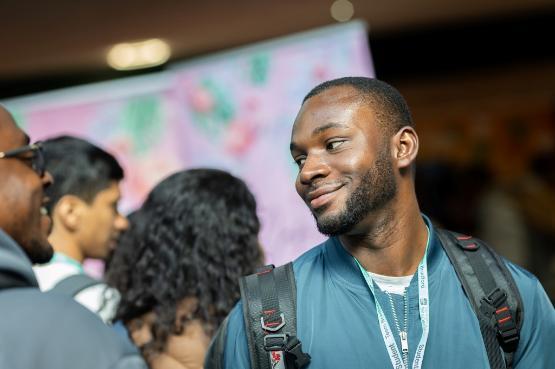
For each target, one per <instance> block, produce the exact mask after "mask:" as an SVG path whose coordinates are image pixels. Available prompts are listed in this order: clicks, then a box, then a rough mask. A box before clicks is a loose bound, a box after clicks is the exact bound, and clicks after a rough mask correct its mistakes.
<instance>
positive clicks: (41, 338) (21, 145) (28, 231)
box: [0, 106, 146, 369]
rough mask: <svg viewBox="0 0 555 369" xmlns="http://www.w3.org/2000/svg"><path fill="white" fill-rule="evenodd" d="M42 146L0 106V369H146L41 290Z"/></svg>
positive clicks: (48, 252)
mask: <svg viewBox="0 0 555 369" xmlns="http://www.w3.org/2000/svg"><path fill="white" fill-rule="evenodd" d="M44 159H45V157H44V153H43V151H42V146H41V145H40V144H29V137H28V136H27V135H26V134H25V133H24V132H23V131H22V130H21V129H19V128H18V127H17V126H16V124H15V122H14V121H13V118H12V117H11V115H10V114H9V113H8V112H7V111H6V110H5V109H4V108H3V107H1V106H0V315H1V317H2V319H0V368H9V369H69V368H71V369H146V365H145V363H144V361H143V360H142V359H141V357H140V356H139V355H138V353H137V352H136V349H135V348H134V347H132V346H131V345H130V344H129V343H127V342H124V341H122V340H120V338H119V336H117V335H116V334H115V332H114V331H113V330H112V329H111V328H109V327H107V326H106V325H104V324H103V323H102V322H101V321H100V320H99V319H98V317H96V316H95V315H94V314H92V313H91V312H90V311H88V310H87V309H85V308H83V307H82V306H80V305H79V304H77V303H75V302H74V301H73V300H72V299H70V298H67V297H65V296H59V295H55V294H46V293H42V292H41V291H40V290H39V288H38V283H37V280H36V278H35V275H34V274H33V269H32V263H44V262H47V261H48V260H50V258H51V257H52V253H53V250H52V247H51V246H50V243H49V242H48V233H49V231H50V225H51V222H50V217H49V216H48V212H47V211H46V209H45V204H46V203H47V198H46V197H45V190H46V189H47V188H48V187H49V186H51V185H52V176H51V175H50V173H48V171H46V170H45V160H44Z"/></svg>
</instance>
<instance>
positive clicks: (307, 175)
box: [299, 155, 330, 185]
mask: <svg viewBox="0 0 555 369" xmlns="http://www.w3.org/2000/svg"><path fill="white" fill-rule="evenodd" d="M329 172H330V167H329V165H328V163H327V162H326V161H324V160H322V158H321V157H320V156H318V155H308V156H307V157H306V159H305V162H304V165H303V167H302V168H301V172H300V173H299V181H300V182H301V184H303V185H309V184H310V183H311V182H312V181H314V180H315V179H317V178H325V177H326V176H327V175H328V174H329Z"/></svg>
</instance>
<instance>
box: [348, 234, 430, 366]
mask: <svg viewBox="0 0 555 369" xmlns="http://www.w3.org/2000/svg"><path fill="white" fill-rule="evenodd" d="M429 245H430V229H429V228H428V240H427V241H426V251H425V252H424V257H423V258H422V260H421V261H420V264H418V310H419V312H420V322H421V324H422V337H420V342H418V346H417V347H416V354H415V355H414V360H413V362H412V368H413V369H420V368H421V367H422V359H423V358H424V351H425V349H426V342H427V341H428V332H429V328H430V324H429V323H430V311H429V303H430V299H429V296H428V264H427V259H428V246H429ZM355 261H356V263H357V265H358V267H359V268H360V271H361V272H362V275H363V276H364V280H365V281H366V284H367V285H368V288H370V292H371V293H372V296H373V297H374V301H375V302H376V314H377V316H378V324H379V326H380V330H381V332H382V338H383V340H384V343H385V347H386V348H387V352H388V354H389V359H390V360H391V365H392V366H393V368H394V369H408V368H405V364H404V363H403V359H402V356H401V354H400V352H399V348H398V347H397V343H396V342H395V338H394V335H393V331H392V330H391V327H390V326H389V323H388V322H387V318H386V317H385V314H384V312H383V309H382V307H381V305H380V303H379V302H378V299H377V298H376V294H375V292H374V281H373V280H372V277H371V276H370V275H369V274H368V272H367V271H366V270H365V269H364V268H363V267H362V265H360V263H359V262H358V260H357V259H356V258H355ZM407 293H408V291H407ZM407 303H408V301H407Z"/></svg>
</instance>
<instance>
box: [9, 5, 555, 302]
mask: <svg viewBox="0 0 555 369" xmlns="http://www.w3.org/2000/svg"><path fill="white" fill-rule="evenodd" d="M0 14H1V15H2V32H0V45H2V53H1V57H0V86H1V89H0V100H1V101H3V102H5V103H7V104H8V106H9V105H10V103H11V104H12V106H13V107H14V109H15V110H17V109H18V106H25V108H21V114H20V116H19V117H18V118H19V120H20V121H21V123H22V124H26V123H25V120H26V119H25V117H24V112H23V111H28V110H27V109H30V107H31V106H32V102H33V101H39V100H36V99H35V100H34V99H33V97H26V96H27V95H32V94H36V93H44V92H47V91H51V90H57V89H60V88H66V87H72V86H78V85H82V84H86V83H91V82H101V81H110V82H107V83H108V84H109V85H110V86H113V85H111V84H112V83H115V82H118V83H121V84H122V85H127V86H138V85H141V86H148V85H150V89H151V92H152V91H157V93H158V92H160V91H162V93H163V91H164V90H167V89H168V85H167V80H164V78H165V77H163V76H166V75H168V73H170V74H171V73H174V72H173V71H176V70H178V69H179V68H181V67H183V68H184V69H183V70H186V69H187V68H189V67H190V66H191V65H197V66H198V68H200V69H202V65H203V64H205V63H204V61H206V65H208V64H209V63H208V62H209V61H210V60H213V59H211V57H208V56H209V55H212V54H214V53H217V55H219V56H222V57H223V58H224V59H225V57H226V55H230V56H233V55H238V54H236V53H233V52H232V53H230V54H225V53H224V54H221V52H222V51H224V50H228V49H236V48H238V47H239V49H236V50H237V52H239V53H240V52H241V50H251V51H252V50H253V49H252V48H246V49H244V48H242V47H244V46H246V45H250V44H253V43H260V42H264V41H266V40H268V39H274V38H279V37H283V36H287V35H291V34H295V33H299V32H305V31H309V30H312V29H315V28H318V27H323V26H329V25H333V24H336V23H338V22H340V21H341V22H342V21H347V20H350V19H359V20H362V21H364V23H365V24H366V27H367V28H366V31H364V35H365V36H366V37H365V38H364V43H365V48H364V49H361V48H360V47H359V46H356V47H354V48H351V49H349V48H348V47H347V49H345V47H346V46H345V45H348V41H346V40H353V39H358V40H359V41H360V37H358V36H346V38H344V39H336V40H337V41H335V42H334V41H333V40H332V39H331V37H332V36H331V35H333V34H336V35H339V34H340V33H341V32H339V30H340V29H344V28H341V27H339V28H333V27H332V28H331V29H335V30H337V32H335V31H330V32H331V33H329V34H328V36H327V38H328V42H329V45H330V46H328V47H326V46H322V45H320V46H313V47H315V48H316V49H314V50H318V49H326V50H329V53H330V54H329V55H343V56H345V55H346V54H344V53H343V54H342V53H341V52H340V51H337V50H341V47H343V50H351V52H352V53H353V54H352V55H356V54H357V51H353V50H355V49H356V50H366V52H367V54H366V55H367V57H368V59H367V60H364V59H361V58H360V57H359V58H357V57H353V58H348V60H349V61H348V62H342V61H341V60H340V59H338V58H340V57H339V56H337V57H336V58H331V57H326V54H325V53H324V54H320V55H318V54H317V55H313V58H312V59H311V58H310V56H306V57H304V59H303V57H302V56H301V57H299V59H296V60H295V61H294V62H291V64H290V65H291V70H290V71H289V70H287V68H285V69H284V70H282V71H281V72H280V75H281V81H280V83H279V85H280V86H282V89H281V90H276V91H272V92H271V94H270V93H269V92H268V91H263V93H262V94H259V96H272V99H274V100H275V104H276V106H275V111H278V112H279V111H281V112H282V113H283V116H282V117H281V119H282V120H281V122H283V123H279V124H280V125H278V126H280V127H281V126H283V125H287V124H291V122H292V120H291V119H292V118H290V117H291V116H294V113H295V111H296V109H297V108H298V104H299V102H300V100H299V99H300V98H301V97H302V95H303V94H304V93H305V92H307V91H308V89H309V88H310V87H309V85H310V83H311V82H315V83H316V82H317V81H319V80H323V79H326V78H332V77H335V76H337V74H340V75H347V74H363V75H373V74H375V75H376V76H377V77H378V78H380V79H383V80H385V81H387V82H389V83H391V84H393V85H394V86H396V87H397V88H399V90H400V91H401V92H402V93H403V94H404V96H405V97H406V98H407V100H408V103H409V105H410V107H411V109H412V111H413V115H414V118H415V122H416V125H417V129H418V132H419V135H420V139H421V152H420V156H419V161H418V167H419V168H418V172H417V188H418V195H419V197H420V201H421V205H422V209H423V211H424V212H425V213H427V214H429V215H430V216H431V217H432V218H433V219H434V220H435V221H436V222H438V223H439V224H442V225H444V226H446V227H449V228H452V229H455V230H458V231H461V232H465V233H471V234H473V235H476V236H480V237H482V238H484V239H486V240H487V241H489V242H491V243H492V244H493V246H495V247H496V248H497V249H498V250H499V251H500V252H501V253H502V254H504V255H505V256H506V257H508V258H509V259H511V260H513V261H516V262H518V263H520V264H521V265H523V266H525V267H527V268H528V269H530V270H531V271H532V272H534V273H535V274H536V275H537V276H538V277H539V278H540V279H541V280H542V282H543V284H544V286H545V287H546V289H547V290H548V292H549V294H550V296H551V298H552V299H553V298H554V297H555V247H554V245H555V216H554V215H553V214H554V210H555V154H554V150H555V51H554V48H553V47H552V46H550V45H551V43H552V41H549V40H550V39H552V34H553V31H554V30H553V28H554V27H553V24H555V2H554V1H553V0H529V1H519V0H488V1H478V0H466V1H462V0H451V1H448V2H446V1H440V0H422V1H418V2H415V1H410V0H399V1H395V2H391V1H383V0H373V1H363V0H361V1H355V0H352V1H351V2H348V1H346V0H338V1H335V2H334V1H322V0H306V1H302V2H299V1H289V0H283V1H279V2H278V1H266V2H260V1H249V0H237V1H233V2H224V1H215V0H214V1H206V2H191V1H158V2H151V1H146V0H135V1H128V0H120V1H117V2H112V1H106V0H99V1H95V2H75V1H68V0H58V1H51V2H38V1H28V0H20V1H13V0H4V1H1V2H0ZM351 24H352V23H351ZM355 24H357V25H360V23H355ZM349 27H351V26H348V27H347V28H349ZM352 27H359V26H352ZM334 32H335V33H334ZM336 37H339V36H336ZM357 37H358V38H357ZM150 38H159V39H163V40H165V41H167V43H168V45H169V47H170V48H171V55H170V56H169V60H168V61H166V62H165V63H163V64H161V65H158V66H153V67H150V68H147V69H138V70H131V71H118V70H115V69H113V68H110V66H109V65H108V64H107V62H106V54H107V52H108V51H109V50H110V48H111V47H112V46H113V45H114V44H117V43H121V42H132V41H140V40H144V39H150ZM299 40H302V38H300V39H299ZM341 40H343V41H341ZM300 42H301V43H302V41H300ZM306 42H307V43H306V47H305V51H306V50H309V46H308V45H309V43H308V41H306ZM352 42H354V41H352ZM338 44H339V45H338ZM262 45H263V44H262ZM332 46H335V47H332ZM300 48H301V49H302V48H303V46H300ZM255 50H256V49H255ZM334 52H336V53H337V54H334ZM301 54H302V53H301ZM301 54H299V55H301ZM309 54H310V53H309ZM249 55H250V58H251V59H249V60H251V62H252V63H254V64H252V65H251V67H252V68H254V69H257V68H258V69H257V70H258V71H259V72H260V71H262V72H263V71H264V68H265V66H266V67H267V64H265V63H266V61H265V59H264V57H263V56H262V57H260V58H259V59H256V52H255V53H254V54H249ZM253 55H254V56H253ZM348 55H351V54H348ZM253 57H254V58H255V59H254V61H253V59H252V58H253ZM219 60H220V61H216V64H217V63H219V62H223V61H222V60H223V59H219ZM316 62H319V63H320V64H319V66H318V65H316V64H315V63H316ZM187 63H190V64H187ZM195 63H200V64H195ZM345 63H346V64H345ZM303 65H305V69H304V70H303V68H302V66H303ZM308 66H310V68H309V67H308ZM195 68H196V67H195ZM311 68H312V69H311ZM193 69H194V68H193ZM200 69H198V70H200ZM309 71H311V72H310V73H311V74H310V73H309ZM204 73H208V74H213V73H215V74H214V80H219V81H222V80H225V78H226V77H225V76H223V75H220V74H218V72H212V71H210V70H208V71H205V72H204ZM261 75H263V73H262V74H261ZM131 76H132V77H135V78H136V79H133V81H139V82H132V80H129V79H128V78H129V77H131ZM195 76H198V75H197V74H195V75H192V76H189V77H187V78H189V80H187V79H186V78H185V80H184V79H180V81H182V82H183V81H185V82H183V83H184V84H182V85H180V86H181V87H183V88H185V89H186V90H187V91H190V90H191V89H193V88H192V87H194V86H195V82H194V81H195V78H197V77H195ZM299 76H301V77H299ZM288 77H289V78H288ZM254 78H256V77H254ZM130 81H131V82H130ZM141 81H142V82H141ZM187 81H188V82H187ZM134 83H135V85H133V84H134ZM187 83H189V84H187ZM95 86H98V85H95ZM184 86H185V87H184ZM173 87H175V86H173ZM173 87H171V88H173ZM209 89H210V88H209ZM112 90H113V89H112ZM193 90H194V89H193ZM232 90H233V89H230V91H232ZM68 91H69V90H68ZM71 91H78V90H71ZM92 91H97V93H98V94H102V93H101V92H98V91H100V90H92ZM230 93H231V94H232V96H231V97H232V98H233V92H230ZM70 95H71V94H70ZM170 95H171V94H170ZM39 96H41V95H39ZM58 96H59V95H58ZM66 96H69V95H66ZM172 96H173V95H172ZM280 96H281V99H280ZM22 97H24V98H23V99H21V98H22ZM35 97H36V96H35ZM65 99H66V98H64V99H62V100H65ZM196 99H197V100H195V101H197V103H199V104H201V105H200V106H201V107H202V102H203V95H202V93H200V95H199V94H197V95H196ZM54 100H55V99H54ZM18 101H20V102H19V103H17V102H18ZM21 101H24V102H25V101H27V103H26V104H27V105H26V104H25V103H21ZM199 101H200V102H199ZM66 102H67V101H66ZM17 104H20V105H17ZM29 104H30V105H29ZM148 104H149V103H148V101H146V103H145V102H144V101H143V102H141V101H139V102H135V110H134V113H132V114H135V115H136V117H137V119H139V122H141V121H140V119H141V117H143V118H144V117H145V116H148V114H149V110H148V106H149V105H148ZM141 109H142V110H141ZM181 113H182V112H181ZM224 113H225V112H224ZM16 114H18V112H17V111H16ZM175 114H180V112H169V113H168V114H167V115H162V118H161V124H172V123H168V122H171V121H172V119H175ZM77 116H78V115H77ZM253 116H254V117H255V115H253ZM83 117H85V115H83ZM107 119H108V118H107ZM27 121H28V119H27ZM53 121H54V123H52V122H50V123H48V124H47V126H48V127H50V128H49V129H50V130H49V131H48V133H49V134H55V133H56V132H57V131H56V124H57V123H56V122H58V124H61V123H60V122H59V121H57V120H56V119H53ZM265 121H267V119H266V117H265V116H263V117H259V118H256V117H255V118H253V119H251V120H249V123H244V124H246V125H247V130H246V131H245V130H243V128H245V127H243V126H241V125H239V126H240V128H241V129H239V132H240V133H241V134H243V135H244V134H247V135H248V134H249V132H250V131H249V130H252V129H254V130H256V129H257V128H256V127H259V126H260V125H262V124H264V123H265ZM142 122H143V123H142V124H143V125H142V126H141V125H139V126H133V125H132V128H129V127H128V128H129V129H130V131H135V132H143V134H146V133H145V132H149V131H148V130H149V129H152V126H151V125H150V124H149V123H148V122H149V121H148V120H146V121H145V120H144V119H143V121H142ZM145 122H146V123H145ZM286 122H289V123H286ZM27 123H28V122H27ZM80 123H81V124H83V122H79V121H72V122H71V124H72V127H73V128H72V129H71V132H72V133H80V132H81V131H80V129H81V127H83V126H80ZM43 124H46V123H44V121H43ZM67 124H70V123H67ZM276 124H277V123H276ZM31 126H32V125H31ZM31 126H30V128H31ZM62 126H63V125H62ZM60 127H61V126H60ZM285 128H289V127H285ZM64 129H65V130H67V127H65V128H64ZM286 130H287V129H284V131H286ZM89 132H90V131H89ZM233 132H235V131H233ZM245 132H246V133H245ZM82 133H83V134H84V135H85V134H86V133H87V132H82ZM282 133H283V132H282ZM137 134H138V133H137ZM234 134H236V132H235V133H234ZM99 137H100V136H99ZM241 137H243V136H241ZM280 137H281V136H280ZM284 137H285V136H284ZM278 141H279V140H278ZM278 141H276V142H275V144H276V145H277V143H278ZM195 142H197V141H195ZM218 142H219V143H222V142H223V141H217V140H216V141H213V142H212V144H211V145H208V146H204V149H207V148H209V149H210V150H213V151H211V152H218V153H219V154H218V155H215V157H218V158H220V157H223V155H224V153H225V145H223V144H221V145H219V146H218V145H217V143H218ZM99 143H100V144H102V142H99ZM108 143H110V142H108ZM116 144H117V143H113V142H111V143H110V145H111V146H112V147H113V148H116V151H117V152H118V150H119V152H122V151H124V150H125V148H124V147H123V148H122V147H119V148H118V146H117V145H116ZM120 144H121V142H120ZM146 144H148V142H145V145H146ZM123 146H124V145H123ZM183 149H184V148H183V147H165V148H164V150H166V151H164V152H163V154H160V153H159V154H160V155H163V156H164V157H168V161H167V162H166V163H169V164H167V167H163V168H160V165H159V164H156V165H152V167H153V168H152V169H151V170H152V171H153V173H155V175H153V176H152V177H150V182H146V183H144V184H143V186H144V191H147V190H148V187H149V186H150V185H151V184H152V183H154V182H155V180H158V176H161V175H162V172H165V171H169V170H175V169H176V166H177V165H176V164H175V163H173V164H172V161H171V157H172V155H171V152H176V153H178V154H176V157H181V158H183V157H190V156H187V154H183V152H182V151H181V152H180V151H179V150H183ZM218 150H219V151H218ZM272 150H274V151H275V147H274V146H273V147H272ZM283 150H284V152H282V153H281V154H283V156H282V157H281V158H285V157H286V154H287V148H286V147H285V148H284V149H283ZM281 154H279V155H281ZM122 155H123V157H125V155H124V154H122ZM179 155H181V156H179ZM152 156H153V155H147V156H145V158H146V157H152ZM145 160H146V159H145ZM218 160H219V159H218ZM268 160H270V159H269V158H268ZM180 163H181V162H180ZM199 163H202V164H205V163H208V162H190V163H188V164H190V165H195V164H199ZM212 163H214V165H220V166H224V167H226V165H227V164H226V162H225V161H224V162H221V161H214V160H213V161H212ZM128 164H129V165H131V164H132V163H128ZM228 164H229V163H228ZM260 165H262V164H260ZM284 165H285V164H284ZM283 168H285V166H284V167H283ZM128 171H129V169H128ZM236 171H239V172H238V173H236V174H238V175H242V174H244V173H243V172H241V171H240V170H236ZM289 175H291V174H289ZM280 178H281V177H280ZM288 180H291V177H289V178H285V175H284V176H283V180H282V181H280V182H279V188H281V186H284V185H286V183H287V181H288ZM248 181H249V185H251V186H254V187H255V188H254V189H255V191H257V196H259V197H260V196H262V194H263V193H264V191H266V193H267V192H268V191H273V193H276V194H279V193H280V192H279V191H276V190H275V189H269V186H270V184H271V183H268V182H263V181H257V180H254V179H253V180H248ZM290 182H291V183H289V186H290V188H289V189H288V190H287V191H290V190H291V189H292V181H290ZM274 184H277V182H276V183H274ZM257 186H258V187H257ZM284 191H285V190H284ZM289 194H290V193H289ZM289 194H288V195H287V196H289ZM276 198H277V197H276ZM139 201H140V199H139V198H128V199H127V204H128V205H127V206H128V207H129V208H131V207H132V206H133V205H134V204H136V203H138V202H139ZM287 201H291V204H292V205H291V206H292V208H293V209H296V210H294V211H295V212H296V211H299V214H301V215H299V216H300V217H301V218H302V219H303V221H301V222H300V223H298V224H301V225H302V229H304V228H306V227H313V226H312V223H311V222H312V220H311V219H310V215H308V214H307V213H301V212H302V210H300V209H297V207H298V202H295V201H297V200H295V199H293V198H289V197H287ZM259 202H260V203H262V204H263V207H262V209H261V211H262V212H263V214H262V216H263V217H267V218H268V219H272V224H267V223H268V221H267V222H266V224H265V225H264V227H265V229H266V232H269V231H268V229H270V228H272V229H276V228H275V227H276V225H277V224H285V223H287V222H288V220H287V219H286V218H281V219H277V218H279V217H275V216H272V214H273V215H275V213H272V210H271V209H272V208H273V206H277V205H275V204H274V205H272V203H271V202H267V200H264V199H262V198H259ZM289 221H290V220H289ZM296 222H297V221H295V222H293V223H296ZM311 231H313V229H311ZM311 231H306V233H303V232H304V231H303V232H300V233H302V234H305V235H306V237H305V238H302V237H301V238H300V239H299V238H297V237H296V236H295V235H291V236H285V237H284V238H285V239H286V244H287V247H289V251H288V252H287V253H286V254H283V253H281V252H279V253H278V252H274V250H273V246H272V248H270V249H269V250H268V251H269V252H268V256H269V258H270V261H274V262H278V263H279V262H281V261H284V258H285V257H287V258H288V257H292V256H294V255H293V254H295V253H296V252H300V251H301V250H303V249H305V248H306V247H308V246H310V244H311V243H312V242H313V241H315V240H317V239H318V237H319V236H318V235H315V234H313V233H310V232H311ZM290 233H291V232H290ZM294 233H295V234H299V231H297V232H294ZM265 237H266V243H267V244H272V245H273V242H277V241H275V240H273V238H272V237H269V236H265ZM303 237H304V236H303ZM275 238H276V239H277V238H279V237H275ZM299 243H302V245H299ZM267 247H268V246H267ZM281 257H283V258H281Z"/></svg>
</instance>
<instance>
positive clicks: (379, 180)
mask: <svg viewBox="0 0 555 369" xmlns="http://www.w3.org/2000/svg"><path fill="white" fill-rule="evenodd" d="M380 151H381V153H380V156H379V157H378V158H377V159H376V163H375V164H374V166H373V167H372V168H370V169H369V170H368V171H367V172H366V173H364V174H363V175H362V177H361V182H360V184H359V185H358V187H357V188H355V190H354V191H353V192H352V193H351V195H350V196H349V198H348V199H347V202H346V204H345V209H344V210H343V211H342V212H341V213H340V214H338V215H335V216H329V217H325V216H322V217H320V218H318V217H317V216H316V215H315V216H314V218H315V219H316V226H317V227H318V231H320V233H322V234H324V235H326V236H338V235H341V234H345V233H348V232H349V231H351V230H352V229H353V227H354V226H356V225H357V224H358V223H360V222H361V221H362V220H363V219H364V218H365V217H366V216H367V215H368V214H370V213H371V212H373V211H376V210H379V209H382V208H383V207H384V206H385V205H387V204H388V203H389V202H390V201H391V200H392V199H393V198H394V197H395V195H396V194H397V183H396V182H395V176H394V174H393V166H392V163H391V160H390V159H389V156H388V153H389V150H380Z"/></svg>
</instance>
